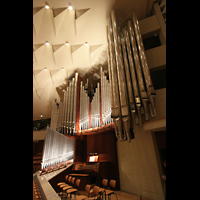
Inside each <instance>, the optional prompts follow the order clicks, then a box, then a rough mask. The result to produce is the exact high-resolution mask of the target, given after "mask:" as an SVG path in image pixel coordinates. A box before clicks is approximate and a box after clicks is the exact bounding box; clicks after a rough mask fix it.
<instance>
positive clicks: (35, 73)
mask: <svg viewBox="0 0 200 200" xmlns="http://www.w3.org/2000/svg"><path fill="white" fill-rule="evenodd" d="M42 71H43V69H39V70H34V71H33V74H34V76H37V75H38V74H39V73H40V72H42Z"/></svg>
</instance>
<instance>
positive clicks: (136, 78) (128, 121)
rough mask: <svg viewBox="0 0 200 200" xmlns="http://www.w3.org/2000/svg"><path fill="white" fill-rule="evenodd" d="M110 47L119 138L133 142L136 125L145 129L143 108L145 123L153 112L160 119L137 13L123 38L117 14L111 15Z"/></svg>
mask: <svg viewBox="0 0 200 200" xmlns="http://www.w3.org/2000/svg"><path fill="white" fill-rule="evenodd" d="M107 43H108V51H107V54H108V71H109V79H110V80H111V81H110V84H111V96H112V100H111V104H112V106H111V107H112V117H113V121H114V127H115V134H116V137H117V138H119V139H120V140H121V141H123V140H128V141H129V142H131V135H132V133H133V132H135V130H136V129H135V127H136V124H138V123H139V125H140V126H142V118H141V115H142V111H141V107H143V110H144V116H145V120H148V119H149V112H150V113H151V116H152V117H155V116H156V109H155V91H154V87H153V83H152V80H151V76H150V71H149V68H148V64H147V60H146V56H145V51H144V46H143V41H142V37H141V34H140V28H139V23H138V19H137V16H136V14H135V11H134V10H133V11H132V13H131V19H130V20H129V21H128V23H127V24H125V25H124V27H123V28H122V31H121V34H119V27H118V23H117V19H116V14H115V11H114V10H112V11H111V17H110V19H109V21H108V26H107ZM143 77H144V78H143Z"/></svg>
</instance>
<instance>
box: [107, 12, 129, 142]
mask: <svg viewBox="0 0 200 200" xmlns="http://www.w3.org/2000/svg"><path fill="white" fill-rule="evenodd" d="M111 19H112V27H113V36H114V44H115V55H116V64H117V75H118V85H119V94H120V103H121V115H122V122H123V127H124V132H125V133H124V138H123V140H125V139H126V138H127V140H128V141H129V142H131V136H130V111H129V107H128V101H127V99H128V98H127V88H126V80H125V73H124V64H123V58H122V52H121V42H120V37H119V34H118V24H117V20H116V15H115V11H114V10H112V11H111Z"/></svg>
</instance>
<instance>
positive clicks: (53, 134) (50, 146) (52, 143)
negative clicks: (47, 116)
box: [41, 127, 74, 169]
mask: <svg viewBox="0 0 200 200" xmlns="http://www.w3.org/2000/svg"><path fill="white" fill-rule="evenodd" d="M73 158H74V140H73V139H71V138H68V137H66V136H64V135H63V134H60V133H59V132H57V131H56V130H53V129H51V128H50V127H47V132H46V136H45V143H44V149H43V157H42V163H41V168H42V169H44V168H46V167H49V166H52V165H56V164H59V163H61V162H64V161H67V160H70V159H73Z"/></svg>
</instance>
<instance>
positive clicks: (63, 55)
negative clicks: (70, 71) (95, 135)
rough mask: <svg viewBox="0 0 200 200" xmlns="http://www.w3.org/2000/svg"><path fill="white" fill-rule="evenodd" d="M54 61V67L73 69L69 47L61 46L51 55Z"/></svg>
mask: <svg viewBox="0 0 200 200" xmlns="http://www.w3.org/2000/svg"><path fill="white" fill-rule="evenodd" d="M53 54H54V58H55V60H56V65H57V66H59V67H60V68H62V67H63V68H66V69H67V68H71V67H73V63H72V55H71V46H70V45H69V46H67V45H65V44H64V45H63V46H62V47H61V48H59V49H58V50H57V51H56V52H54V53H53Z"/></svg>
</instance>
